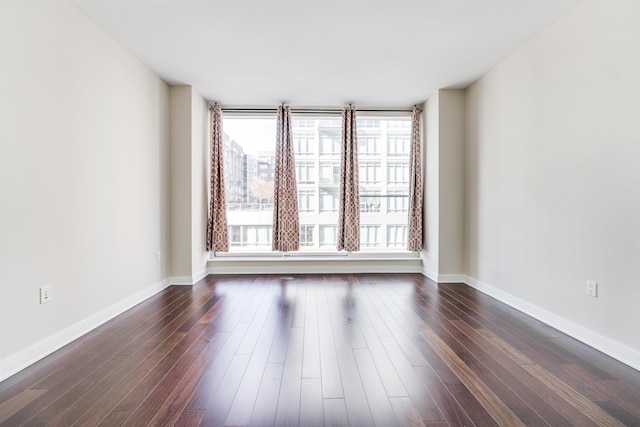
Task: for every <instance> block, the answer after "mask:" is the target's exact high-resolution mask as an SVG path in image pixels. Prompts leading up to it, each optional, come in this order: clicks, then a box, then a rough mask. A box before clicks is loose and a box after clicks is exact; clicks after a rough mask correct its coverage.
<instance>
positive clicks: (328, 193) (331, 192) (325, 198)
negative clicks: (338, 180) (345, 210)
mask: <svg viewBox="0 0 640 427" xmlns="http://www.w3.org/2000/svg"><path fill="white" fill-rule="evenodd" d="M320 212H338V189H320ZM336 222H337V221H336Z"/></svg>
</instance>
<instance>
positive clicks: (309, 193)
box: [298, 190, 316, 212]
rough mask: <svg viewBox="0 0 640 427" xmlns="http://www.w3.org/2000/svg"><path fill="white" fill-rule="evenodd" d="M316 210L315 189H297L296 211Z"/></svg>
mask: <svg viewBox="0 0 640 427" xmlns="http://www.w3.org/2000/svg"><path fill="white" fill-rule="evenodd" d="M315 210H316V191H315V190H298V211H300V212H315Z"/></svg>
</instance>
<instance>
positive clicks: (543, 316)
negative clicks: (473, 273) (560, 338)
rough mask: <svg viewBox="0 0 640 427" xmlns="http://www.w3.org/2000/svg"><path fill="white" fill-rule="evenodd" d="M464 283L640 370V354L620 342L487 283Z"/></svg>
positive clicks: (471, 280)
mask: <svg viewBox="0 0 640 427" xmlns="http://www.w3.org/2000/svg"><path fill="white" fill-rule="evenodd" d="M464 282H465V283H466V284H467V285H469V286H471V287H472V288H475V289H477V290H479V291H480V292H482V293H485V294H487V295H489V296H491V297H493V298H495V299H497V300H498V301H501V302H503V303H505V304H507V305H508V306H510V307H513V308H515V309H516V310H519V311H521V312H523V313H525V314H527V315H529V316H531V317H533V318H535V319H537V320H539V321H541V322H543V323H545V324H547V325H549V326H551V327H553V328H556V329H557V330H559V331H561V332H564V333H565V334H567V335H569V336H571V337H573V338H575V339H577V340H578V341H581V342H583V343H585V344H587V345H588V346H590V347H593V348H595V349H597V350H599V351H601V352H603V353H604V354H606V355H608V356H611V357H613V358H614V359H616V360H618V361H620V362H622V363H624V364H626V365H629V366H631V367H632V368H634V369H637V370H640V352H639V351H637V350H634V349H632V348H629V347H627V346H625V345H623V344H620V343H619V342H616V341H613V340H611V339H609V338H607V337H605V336H602V335H600V334H598V333H596V332H593V331H592V330H590V329H587V328H585V327H583V326H580V325H578V324H576V323H573V322H571V321H569V320H567V319H564V318H562V317H560V316H557V315H555V314H553V313H550V312H548V311H546V310H543V309H542V308H540V307H537V306H535V305H533V304H530V303H528V302H526V301H524V300H522V299H520V298H517V297H514V296H513V295H511V294H508V293H506V292H504V291H502V290H500V289H498V288H495V287H493V286H491V285H489V284H487V283H483V282H481V281H479V280H476V279H474V278H472V277H469V276H465V280H464Z"/></svg>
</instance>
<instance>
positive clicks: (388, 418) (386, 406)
mask: <svg viewBox="0 0 640 427" xmlns="http://www.w3.org/2000/svg"><path fill="white" fill-rule="evenodd" d="M353 353H354V356H355V358H356V364H357V365H358V371H359V372H360V378H362V385H363V387H364V392H365V394H366V396H367V401H368V402H369V410H370V411H371V416H372V417H373V423H374V425H376V426H379V427H385V426H390V425H393V424H394V423H395V421H396V419H395V415H394V412H393V408H392V407H391V402H389V397H388V396H387V392H386V391H385V389H384V386H383V385H382V380H381V379H380V376H379V375H378V370H377V369H376V366H375V364H374V363H373V358H372V357H371V353H369V350H367V349H364V348H358V349H354V350H353Z"/></svg>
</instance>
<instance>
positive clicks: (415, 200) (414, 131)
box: [407, 106, 422, 251]
mask: <svg viewBox="0 0 640 427" xmlns="http://www.w3.org/2000/svg"><path fill="white" fill-rule="evenodd" d="M421 159H422V156H421V154H420V110H419V109H418V107H417V106H414V107H413V111H412V112H411V148H410V151H409V222H408V229H407V249H408V250H410V251H420V250H422V164H421Z"/></svg>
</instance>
